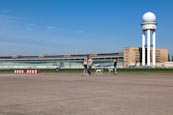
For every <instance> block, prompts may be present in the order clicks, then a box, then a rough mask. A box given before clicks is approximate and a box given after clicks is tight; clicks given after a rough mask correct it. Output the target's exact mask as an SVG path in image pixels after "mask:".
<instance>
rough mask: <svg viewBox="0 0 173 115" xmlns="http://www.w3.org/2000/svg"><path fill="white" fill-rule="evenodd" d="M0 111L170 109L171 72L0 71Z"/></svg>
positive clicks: (48, 113)
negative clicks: (21, 72) (7, 72)
mask: <svg viewBox="0 0 173 115" xmlns="http://www.w3.org/2000/svg"><path fill="white" fill-rule="evenodd" d="M0 115H173V75H157V74H152V75H151V74H147V75H145V74H118V75H107V74H104V75H95V74H94V75H92V76H87V77H83V76H82V74H80V73H41V74H0Z"/></svg>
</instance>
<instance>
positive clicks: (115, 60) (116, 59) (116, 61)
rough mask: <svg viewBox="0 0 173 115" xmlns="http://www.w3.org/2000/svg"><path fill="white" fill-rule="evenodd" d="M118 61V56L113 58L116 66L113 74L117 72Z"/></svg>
mask: <svg viewBox="0 0 173 115" xmlns="http://www.w3.org/2000/svg"><path fill="white" fill-rule="evenodd" d="M117 63H118V58H115V59H114V60H113V66H114V68H113V74H114V75H116V74H117Z"/></svg>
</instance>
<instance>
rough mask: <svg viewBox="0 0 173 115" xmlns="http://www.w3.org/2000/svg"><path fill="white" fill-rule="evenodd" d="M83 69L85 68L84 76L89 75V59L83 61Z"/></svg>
mask: <svg viewBox="0 0 173 115" xmlns="http://www.w3.org/2000/svg"><path fill="white" fill-rule="evenodd" d="M83 67H84V71H83V75H84V76H87V75H88V58H87V57H85V58H84V60H83Z"/></svg>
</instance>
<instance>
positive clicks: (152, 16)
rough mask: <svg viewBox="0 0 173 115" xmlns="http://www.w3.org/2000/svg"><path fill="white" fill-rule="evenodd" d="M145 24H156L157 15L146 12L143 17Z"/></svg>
mask: <svg viewBox="0 0 173 115" xmlns="http://www.w3.org/2000/svg"><path fill="white" fill-rule="evenodd" d="M142 21H143V22H156V15H155V14H154V13H152V12H146V13H145V14H144V15H143V17H142Z"/></svg>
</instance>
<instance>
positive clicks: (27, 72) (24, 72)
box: [14, 69, 40, 74]
mask: <svg viewBox="0 0 173 115" xmlns="http://www.w3.org/2000/svg"><path fill="white" fill-rule="evenodd" d="M14 73H16V74H38V73H40V70H37V69H36V70H14Z"/></svg>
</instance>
